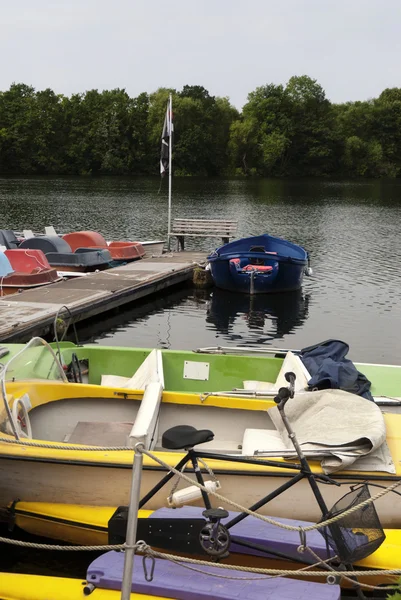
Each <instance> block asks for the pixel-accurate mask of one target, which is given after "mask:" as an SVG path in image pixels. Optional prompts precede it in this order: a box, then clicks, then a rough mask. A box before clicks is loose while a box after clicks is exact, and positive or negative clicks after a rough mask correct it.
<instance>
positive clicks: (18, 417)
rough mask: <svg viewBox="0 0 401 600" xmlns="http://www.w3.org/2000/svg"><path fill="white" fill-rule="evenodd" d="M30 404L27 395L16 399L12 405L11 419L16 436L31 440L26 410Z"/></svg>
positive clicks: (30, 428) (29, 423) (30, 429)
mask: <svg viewBox="0 0 401 600" xmlns="http://www.w3.org/2000/svg"><path fill="white" fill-rule="evenodd" d="M31 406H32V404H31V401H30V399H29V396H28V394H24V395H23V396H21V397H20V398H16V399H15V400H14V404H13V410H12V414H13V419H14V423H15V426H16V428H17V431H18V434H19V435H20V436H21V437H24V438H29V439H32V427H31V422H30V420H29V416H28V409H29V408H31Z"/></svg>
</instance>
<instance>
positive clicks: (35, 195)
mask: <svg viewBox="0 0 401 600" xmlns="http://www.w3.org/2000/svg"><path fill="white" fill-rule="evenodd" d="M158 188H159V181H158V180H157V179H129V178H101V179H89V178H88V179H86V178H81V179H76V178H70V179H67V178H64V179H60V178H35V179H10V178H8V179H0V225H1V228H11V229H17V230H20V229H24V228H25V229H32V230H34V231H40V230H42V231H43V228H44V226H45V225H50V224H52V225H54V227H55V228H56V229H57V230H58V231H60V232H67V231H69V230H78V229H95V230H99V231H101V232H102V233H103V234H104V236H105V237H106V238H109V239H112V238H115V239H131V240H137V239H152V238H153V239H154V238H163V239H166V232H167V181H164V182H163V189H162V191H161V192H160V193H158ZM400 199H401V181H397V180H393V181H389V182H387V181H383V182H382V181H360V182H359V181H358V182H344V181H343V182H341V181H316V180H314V181H311V180H298V181H279V180H256V179H255V180H253V179H250V180H245V179H241V180H238V179H237V180H235V179H234V180H211V179H209V180H198V179H193V178H188V179H179V180H174V195H173V216H176V217H200V218H202V217H204V218H212V217H213V218H232V219H238V221H239V235H240V236H245V235H252V234H259V233H263V232H268V233H271V234H272V235H277V236H282V237H284V238H287V239H289V240H291V241H294V242H296V243H298V244H301V245H302V246H304V247H305V248H306V249H307V250H308V251H309V253H310V255H311V261H312V267H313V270H314V275H313V277H311V278H306V279H305V281H304V286H303V289H302V290H301V291H299V292H297V293H291V294H285V295H270V296H266V297H262V296H257V297H254V298H249V297H248V296H242V295H235V294H230V293H228V292H223V291H220V290H215V289H212V290H208V291H203V290H194V289H193V288H192V287H191V286H184V287H181V288H176V289H173V290H172V291H171V292H170V293H163V295H162V296H161V297H154V298H149V299H147V300H146V301H144V302H141V303H136V304H133V305H131V306H129V307H128V308H126V309H124V310H120V311H114V312H113V313H109V314H107V315H104V316H101V317H100V318H98V320H97V322H94V321H91V322H90V323H88V324H82V325H80V326H79V328H78V331H79V337H80V340H81V341H92V342H96V343H101V344H107V345H109V346H113V345H122V346H131V345H132V346H142V347H154V346H158V347H162V348H173V349H180V348H183V349H191V348H197V347H200V346H212V345H225V346H230V345H253V346H254V345H264V346H273V345H274V346H279V347H282V348H286V347H290V348H300V347H304V346H306V345H310V344H313V343H317V342H319V341H322V340H324V339H327V338H339V339H342V340H344V341H346V342H348V343H349V344H350V347H351V351H350V356H351V358H354V359H358V360H360V361H370V362H378V363H398V364H399V363H401V341H400V326H401V303H400V293H401V269H400V264H401V241H400V224H401V200H400ZM218 244H219V240H213V239H199V238H198V239H193V240H189V241H188V248H189V249H191V248H202V249H203V250H205V251H208V250H213V249H214V248H215V247H216V246H217V245H218ZM17 537H18V538H19V539H21V538H22V539H27V540H30V539H31V538H30V536H28V535H27V534H23V533H21V532H18V536H17ZM3 554H5V557H4V560H3V570H6V571H15V572H27V573H38V574H45V575H46V574H48V575H64V576H75V577H84V576H85V572H86V566H87V564H89V562H90V561H91V560H93V558H94V555H93V554H90V553H87V552H82V553H81V552H79V553H74V554H73V555H71V554H68V553H67V555H66V554H64V553H63V554H62V555H60V553H56V552H52V553H49V552H45V551H43V552H35V553H32V551H30V550H26V549H17V548H7V552H6V553H3Z"/></svg>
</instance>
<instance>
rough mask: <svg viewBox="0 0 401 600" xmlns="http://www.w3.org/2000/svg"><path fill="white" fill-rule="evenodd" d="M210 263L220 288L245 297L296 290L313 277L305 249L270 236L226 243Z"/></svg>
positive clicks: (213, 254)
mask: <svg viewBox="0 0 401 600" xmlns="http://www.w3.org/2000/svg"><path fill="white" fill-rule="evenodd" d="M208 261H209V264H210V270H211V273H212V277H213V281H214V283H215V285H216V286H217V287H218V288H222V289H223V290H229V291H231V292H242V293H245V294H267V293H271V292H289V291H293V290H297V289H299V288H300V287H301V285H302V279H303V276H304V273H306V274H308V275H310V274H311V269H310V266H309V255H308V253H307V252H306V250H304V248H302V247H301V246H297V244H293V243H292V242H289V241H287V240H283V239H281V238H276V237H273V236H271V235H267V234H264V235H257V236H253V237H248V238H242V239H240V240H235V241H233V242H230V243H229V244H225V245H224V246H221V248H218V249H217V250H215V252H213V253H212V254H211V255H210V256H208Z"/></svg>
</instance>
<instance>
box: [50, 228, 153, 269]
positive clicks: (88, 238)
mask: <svg viewBox="0 0 401 600" xmlns="http://www.w3.org/2000/svg"><path fill="white" fill-rule="evenodd" d="M62 239H63V240H65V241H66V242H67V243H68V244H69V246H71V249H72V251H73V252H76V251H77V250H78V249H80V248H89V249H99V250H102V249H103V250H108V251H109V252H110V254H111V257H112V259H113V261H115V262H117V263H121V262H132V261H134V260H138V259H140V258H143V256H144V254H145V249H144V248H143V246H142V244H140V243H139V242H109V243H107V242H106V240H105V239H104V237H103V236H102V235H101V234H100V233H97V232H96V231H74V232H72V233H66V234H64V235H63V236H62Z"/></svg>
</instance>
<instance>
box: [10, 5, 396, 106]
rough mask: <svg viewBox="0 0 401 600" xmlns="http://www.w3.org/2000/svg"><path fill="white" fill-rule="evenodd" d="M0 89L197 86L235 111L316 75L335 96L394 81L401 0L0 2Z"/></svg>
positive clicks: (369, 91)
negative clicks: (260, 91) (270, 90)
mask: <svg viewBox="0 0 401 600" xmlns="http://www.w3.org/2000/svg"><path fill="white" fill-rule="evenodd" d="M0 15H1V34H0V56H1V57H2V60H1V67H0V90H5V89H8V87H9V86H10V85H11V84H12V83H13V82H17V83H26V84H29V85H32V86H33V87H35V88H36V89H45V88H48V87H50V88H51V89H53V90H54V91H55V92H56V93H60V94H65V95H70V94H72V93H82V92H85V91H86V90H89V89H94V88H95V89H98V90H103V89H114V88H124V89H126V91H127V92H128V93H129V94H130V96H137V95H138V94H140V93H142V92H153V91H155V90H156V89H157V88H159V87H170V88H175V89H177V90H180V89H181V88H182V87H183V86H184V85H203V86H204V87H205V88H206V89H207V90H208V91H209V93H210V94H211V95H215V96H228V97H229V98H230V101H231V102H232V104H234V106H236V107H237V108H239V109H240V108H241V107H242V106H243V105H244V103H245V102H246V99H247V95H248V93H249V92H251V91H253V90H254V89H255V88H256V87H258V86H261V85H264V84H267V83H275V84H280V83H281V84H285V83H286V82H287V81H288V80H289V78H290V77H291V76H293V75H309V76H310V77H312V78H314V79H317V81H318V82H319V83H320V84H321V85H322V86H323V88H324V89H325V91H326V95H327V97H328V98H329V99H330V100H331V101H333V102H346V101H349V100H366V99H368V98H372V97H376V96H378V95H379V94H380V92H381V91H382V90H383V89H385V88H386V87H398V86H400V87H401V35H400V34H401V0H247V1H246V0H241V1H239V0H197V1H195V0H113V1H112V0H68V1H66V0H51V1H50V0H13V1H12V2H10V0H0Z"/></svg>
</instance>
